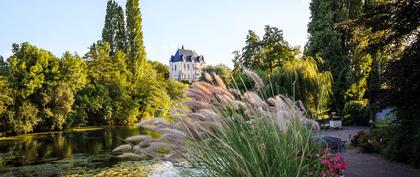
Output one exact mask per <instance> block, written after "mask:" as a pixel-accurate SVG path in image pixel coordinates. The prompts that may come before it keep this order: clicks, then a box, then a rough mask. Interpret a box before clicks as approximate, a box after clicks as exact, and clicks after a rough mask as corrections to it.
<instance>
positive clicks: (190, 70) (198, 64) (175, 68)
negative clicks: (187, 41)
mask: <svg viewBox="0 0 420 177" xmlns="http://www.w3.org/2000/svg"><path fill="white" fill-rule="evenodd" d="M204 67H206V62H204V57H203V56H202V55H198V54H197V52H195V51H194V50H188V49H184V46H182V48H181V49H178V50H177V51H176V53H175V55H172V56H171V59H170V60H169V77H170V78H172V79H174V80H177V81H188V82H193V81H196V80H198V79H200V77H201V75H202V72H201V69H202V68H204Z"/></svg>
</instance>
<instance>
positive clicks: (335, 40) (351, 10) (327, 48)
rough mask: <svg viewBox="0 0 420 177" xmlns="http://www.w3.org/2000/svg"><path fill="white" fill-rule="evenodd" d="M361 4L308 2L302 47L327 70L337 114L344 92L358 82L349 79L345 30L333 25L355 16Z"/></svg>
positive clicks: (356, 1) (341, 0)
mask: <svg viewBox="0 0 420 177" xmlns="http://www.w3.org/2000/svg"><path fill="white" fill-rule="evenodd" d="M362 5H363V1H362V0H354V1H348V0H333V1H324V0H312V2H311V3H310V10H311V17H310V22H309V24H308V33H309V39H308V43H307V44H306V46H305V54H306V55H308V56H312V57H317V56H319V57H320V60H318V61H317V64H318V68H319V69H320V70H321V71H330V72H331V74H332V77H333V98H334V99H333V102H331V107H332V108H333V109H334V110H335V111H336V112H339V113H342V111H343V108H344V104H345V101H346V100H345V93H346V91H347V90H348V89H349V88H350V87H351V86H352V87H356V86H358V84H359V83H356V84H355V85H352V84H353V82H352V80H351V79H350V78H351V75H352V70H351V53H350V52H349V51H351V50H352V48H353V46H352V43H350V42H349V40H350V34H349V31H348V30H346V29H342V28H336V23H339V22H342V21H344V20H347V19H354V18H357V17H358V16H359V15H360V14H361V11H362ZM359 85H360V84H359ZM362 86H363V85H362ZM353 90H354V89H353Z"/></svg>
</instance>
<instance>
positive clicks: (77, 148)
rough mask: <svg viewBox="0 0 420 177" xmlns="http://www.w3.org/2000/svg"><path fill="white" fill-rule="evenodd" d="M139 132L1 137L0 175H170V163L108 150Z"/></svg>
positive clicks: (109, 130) (103, 130)
mask: <svg viewBox="0 0 420 177" xmlns="http://www.w3.org/2000/svg"><path fill="white" fill-rule="evenodd" d="M141 133H143V132H142V131H141V130H140V129H139V128H136V127H100V128H97V127H96V128H86V129H72V130H67V131H63V132H49V133H40V134H29V135H24V136H18V137H13V138H8V139H3V140H0V176H66V175H70V176H92V175H99V176H115V175H121V176H125V175H134V176H173V175H174V174H172V172H170V171H174V168H176V167H174V166H173V165H172V164H169V163H166V162H154V161H143V162H139V161H128V160H123V159H119V158H117V157H116V156H115V155H113V154H111V152H112V149H113V148H115V147H117V146H119V145H121V144H124V142H123V141H122V140H121V139H125V138H126V137H128V136H132V135H139V134H141ZM168 171H169V172H168ZM175 171H176V169H175ZM159 174H160V175H159ZM175 176H178V175H175Z"/></svg>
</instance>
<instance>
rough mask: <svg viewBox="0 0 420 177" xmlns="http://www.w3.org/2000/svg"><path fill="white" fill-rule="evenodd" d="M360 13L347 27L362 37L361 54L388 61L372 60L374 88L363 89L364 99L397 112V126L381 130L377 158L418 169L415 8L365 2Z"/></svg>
mask: <svg viewBox="0 0 420 177" xmlns="http://www.w3.org/2000/svg"><path fill="white" fill-rule="evenodd" d="M364 10H365V14H364V15H363V16H362V17H360V18H359V19H358V20H356V21H354V22H353V23H352V28H353V30H354V31H358V30H364V31H368V32H367V33H365V34H363V35H362V37H364V42H363V43H362V44H364V45H365V47H364V51H365V53H368V54H373V55H376V56H380V57H382V56H387V57H386V58H388V59H386V60H382V59H381V58H380V57H375V58H373V59H374V60H373V62H372V70H373V71H376V72H373V73H372V74H371V76H370V78H369V79H370V80H371V82H376V84H372V85H371V86H374V88H369V90H371V91H369V95H368V96H369V99H373V100H376V102H374V104H375V105H376V106H379V107H380V108H384V107H392V108H394V109H395V110H396V111H397V114H396V115H397V120H395V121H394V122H393V123H392V124H391V126H390V127H389V128H386V129H385V130H386V131H385V132H386V133H385V137H384V138H383V146H381V148H382V149H381V152H382V153H383V154H384V155H385V156H386V157H388V158H391V159H393V160H398V161H403V162H408V163H411V164H413V165H415V166H418V165H419V164H420V153H419V152H420V151H419V149H420V144H419V143H418V141H417V140H418V137H420V128H419V127H420V119H419V117H420V96H419V95H420V92H419V91H420V71H419V69H418V68H420V60H419V58H420V32H419V29H420V20H419V19H420V3H419V1H415V0H397V1H390V0H389V1H388V0H385V1H381V0H377V1H369V5H368V6H366V7H365V9H364ZM375 60H376V61H375ZM382 63H384V64H382ZM381 67H383V68H381ZM377 71H379V72H377ZM372 76H374V77H372ZM371 86H369V87H371Z"/></svg>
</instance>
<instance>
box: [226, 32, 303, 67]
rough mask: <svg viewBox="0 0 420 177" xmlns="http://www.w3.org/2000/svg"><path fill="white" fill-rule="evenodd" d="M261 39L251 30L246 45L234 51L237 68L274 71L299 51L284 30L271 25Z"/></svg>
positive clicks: (234, 61)
mask: <svg viewBox="0 0 420 177" xmlns="http://www.w3.org/2000/svg"><path fill="white" fill-rule="evenodd" d="M264 31H265V33H264V36H263V38H262V39H260V38H259V37H258V36H257V34H256V33H255V32H254V31H251V30H250V31H249V32H248V36H247V37H246V45H245V47H243V48H242V51H241V52H239V51H236V52H234V54H235V58H234V60H233V63H234V65H235V70H238V69H242V68H247V69H252V70H264V71H268V72H270V73H271V72H272V71H273V70H274V69H275V68H278V67H281V66H283V64H284V63H285V62H286V61H288V60H291V59H294V58H295V56H296V55H297V54H298V53H299V49H298V48H294V47H291V46H290V45H289V44H288V43H287V42H286V41H285V40H284V38H283V31H282V30H279V29H278V28H276V27H271V26H269V25H267V26H265V28H264Z"/></svg>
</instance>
